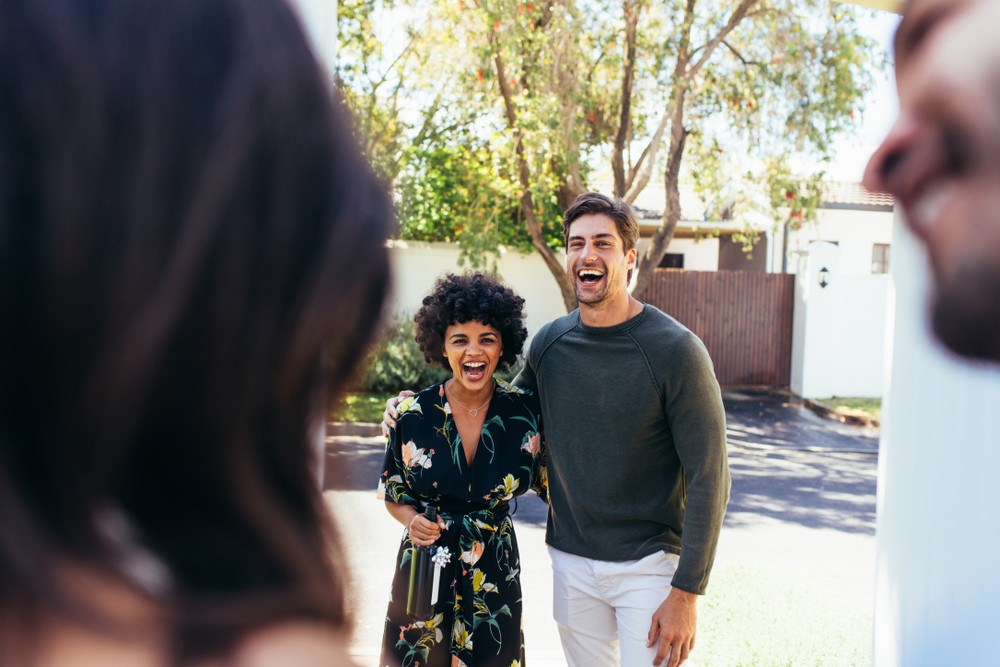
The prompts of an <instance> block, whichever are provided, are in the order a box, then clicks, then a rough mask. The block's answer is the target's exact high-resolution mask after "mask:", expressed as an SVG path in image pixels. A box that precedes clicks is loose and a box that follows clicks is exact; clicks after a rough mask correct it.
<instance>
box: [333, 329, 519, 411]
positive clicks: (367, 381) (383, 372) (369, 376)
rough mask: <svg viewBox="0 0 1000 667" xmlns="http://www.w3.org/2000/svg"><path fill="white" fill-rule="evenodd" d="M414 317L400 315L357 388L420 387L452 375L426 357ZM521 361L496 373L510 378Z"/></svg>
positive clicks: (371, 356)
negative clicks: (506, 370)
mask: <svg viewBox="0 0 1000 667" xmlns="http://www.w3.org/2000/svg"><path fill="white" fill-rule="evenodd" d="M416 335H417V331H416V325H415V324H414V323H413V319H412V318H398V319H396V320H395V321H393V323H392V325H391V326H390V327H389V328H388V329H387V330H386V332H385V334H384V335H383V336H382V339H381V340H380V341H379V342H378V345H376V346H375V349H374V350H372V352H371V354H369V355H368V361H367V362H366V363H365V366H364V370H363V371H362V373H361V376H360V378H359V379H358V382H357V383H356V384H355V386H354V387H353V389H354V390H355V391H363V392H372V393H392V394H395V393H398V392H400V391H402V390H403V389H409V390H411V391H420V390H421V389H424V388H426V387H429V386H431V385H432V384H435V383H437V382H441V381H443V380H447V379H448V378H450V377H451V371H450V370H445V369H443V368H438V367H437V366H431V365H430V364H428V363H427V362H426V361H425V360H424V355H423V354H422V353H421V352H420V346H418V345H417V341H416ZM521 366H522V364H521V363H520V362H518V363H516V364H514V365H513V366H511V369H510V371H508V372H506V373H496V376H497V377H499V378H501V379H503V380H507V381H510V380H512V379H514V376H516V375H517V373H518V371H519V370H520V369H521Z"/></svg>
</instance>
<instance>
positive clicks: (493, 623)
mask: <svg viewBox="0 0 1000 667" xmlns="http://www.w3.org/2000/svg"><path fill="white" fill-rule="evenodd" d="M523 309H524V299H522V298H521V297H519V296H518V295H517V294H515V293H514V291H513V290H511V289H510V288H509V287H507V286H506V285H504V284H503V283H502V282H501V281H500V280H499V279H498V278H496V277H495V276H490V275H485V274H482V273H478V272H477V273H472V274H469V275H464V276H458V275H451V274H449V275H446V276H444V277H442V278H440V279H439V280H438V281H437V282H436V283H435V285H434V289H433V291H432V292H431V293H430V294H429V295H428V296H427V297H425V298H424V301H423V307H422V308H421V309H420V311H419V312H418V313H417V316H416V324H417V343H418V344H419V345H420V349H421V351H422V352H423V354H424V357H425V358H426V359H427V361H428V362H429V363H433V364H438V365H440V366H442V367H444V368H446V369H449V370H451V372H452V377H451V378H450V379H448V380H446V381H445V382H442V383H440V384H436V385H434V386H432V387H429V388H427V389H425V390H424V391H422V392H420V393H419V394H416V395H414V396H410V397H408V398H407V399H406V400H404V401H403V402H402V403H400V404H399V406H398V408H397V409H398V410H399V413H400V416H399V418H398V419H397V420H396V426H395V427H394V428H392V429H391V430H390V431H389V442H388V445H387V447H386V455H385V463H384V465H383V470H382V477H381V480H380V482H379V497H380V498H383V499H384V500H385V504H386V508H387V509H388V510H389V513H390V514H392V516H393V517H395V518H396V519H397V520H398V521H399V522H400V523H402V524H403V525H404V526H406V528H407V530H406V532H405V533H404V534H403V539H402V543H401V544H400V548H399V555H398V557H397V562H396V570H395V578H394V579H393V583H392V595H391V597H390V602H389V611H388V614H387V618H386V626H385V636H384V638H383V642H382V661H381V662H380V663H379V664H401V665H402V666H403V667H412V666H413V665H416V664H418V663H419V664H420V665H421V666H428V667H434V666H441V667H451V666H455V667H492V666H497V667H510V665H511V664H524V636H523V633H522V631H521V582H520V578H519V572H520V571H521V564H520V560H519V556H518V549H517V540H516V539H515V537H514V526H513V523H512V522H511V519H510V516H509V514H508V503H509V502H510V500H511V499H513V498H514V497H516V496H519V495H521V494H522V493H524V492H525V491H527V490H528V489H529V488H535V490H536V491H538V492H539V494H540V495H542V497H543V498H544V497H545V470H544V455H543V452H542V424H541V408H540V406H539V402H538V397H537V396H536V395H534V394H532V393H531V392H528V391H526V390H523V389H519V388H516V387H513V386H511V385H509V384H507V383H506V382H504V381H503V380H499V379H496V378H494V377H493V373H494V371H495V370H497V368H498V367H499V368H500V369H506V368H508V367H509V366H510V365H511V364H513V363H514V361H515V360H516V359H517V357H518V355H519V354H520V353H521V349H522V348H523V346H524V340H525V338H526V337H527V330H526V329H525V328H524V313H523ZM428 507H434V508H435V509H436V511H437V517H438V518H437V520H436V521H431V520H429V519H428V518H427V517H426V516H424V512H425V511H426V509H427V508H428ZM415 545H416V546H428V545H433V547H432V553H433V554H434V561H435V562H436V563H438V565H437V566H436V568H437V577H438V585H437V587H436V589H437V591H438V595H437V599H436V601H434V604H433V610H432V613H431V616H430V618H429V619H427V620H422V619H417V620H414V619H411V618H410V617H408V616H407V612H406V607H407V596H408V589H409V580H410V564H411V562H412V559H411V553H412V551H411V550H412V549H413V548H414V546H415Z"/></svg>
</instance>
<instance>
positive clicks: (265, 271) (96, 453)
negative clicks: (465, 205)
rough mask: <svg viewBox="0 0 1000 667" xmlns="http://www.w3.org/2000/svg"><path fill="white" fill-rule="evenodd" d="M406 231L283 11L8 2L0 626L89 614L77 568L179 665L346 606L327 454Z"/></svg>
mask: <svg viewBox="0 0 1000 667" xmlns="http://www.w3.org/2000/svg"><path fill="white" fill-rule="evenodd" d="M392 220H393V212H392V202H391V199H390V197H389V195H388V194H387V192H386V191H385V189H384V188H383V187H382V186H381V185H380V184H379V183H378V182H377V180H376V178H375V176H374V174H373V173H372V170H371V169H370V167H369V166H368V165H367V164H366V163H365V162H364V160H363V159H362V157H361V153H360V151H359V149H358V147H357V145H356V142H355V140H354V139H353V137H352V132H351V130H350V125H349V119H348V117H347V115H346V113H345V111H344V110H343V109H342V108H341V107H340V106H339V105H338V104H335V103H334V101H333V99H332V97H331V85H330V81H329V76H328V74H327V73H325V72H324V71H323V69H322V67H321V66H320V65H319V63H318V62H317V61H316V58H315V56H314V55H313V53H312V51H311V50H310V48H309V46H308V43H307V39H306V37H305V35H304V33H303V29H302V26H301V25H300V23H299V20H298V18H297V16H296V15H295V13H294V12H293V10H292V9H291V7H290V6H289V3H288V2H286V1H285V0H102V1H100V2H80V1H79V0H46V1H45V2H37V1H36V0H4V1H3V2H2V3H0V507H2V508H3V520H2V521H0V617H2V618H4V619H11V618H23V617H24V614H28V613H29V612H34V613H35V614H46V615H47V614H50V613H63V612H65V613H71V617H75V618H76V619H77V620H81V619H83V620H86V619H87V618H88V617H91V616H90V613H91V612H93V611H94V610H93V609H91V608H90V605H89V602H90V601H89V600H84V599H79V598H78V597H76V596H74V594H72V593H70V592H69V590H68V589H67V588H65V587H64V586H62V585H61V583H60V582H61V579H60V577H59V576H57V575H58V573H59V572H60V571H61V570H60V566H61V564H73V565H74V566H77V567H80V568H83V570H84V571H88V572H99V573H101V575H104V576H107V577H109V578H110V579H111V580H112V581H115V582H117V583H118V584H121V585H123V586H125V587H127V588H128V589H130V590H133V591H136V592H138V593H140V594H143V595H145V596H146V597H148V598H149V599H150V600H152V601H153V602H154V603H155V604H156V606H157V608H158V609H159V610H160V611H162V612H163V618H164V619H167V620H166V621H165V622H166V623H168V624H169V625H168V628H167V629H168V630H171V629H172V630H173V639H174V643H173V647H172V656H173V658H174V659H175V660H176V661H177V662H178V663H187V662H189V661H191V662H193V661H196V660H198V659H200V658H202V657H209V656H217V655H220V654H222V653H224V652H226V651H228V650H229V649H231V648H232V647H233V646H234V644H235V643H236V642H237V641H239V640H240V639H241V637H243V636H244V635H245V634H246V633H247V632H249V631H251V630H253V629H255V628H258V627H261V626H262V625H267V624H271V623H276V622H281V621H284V620H290V619H313V620H316V621H321V622H324V623H327V624H334V625H336V624H340V623H342V622H343V621H344V618H345V614H344V600H343V591H344V583H345V575H344V572H343V569H342V562H343V559H342V556H341V554H340V549H339V548H338V546H337V544H336V542H335V540H334V541H331V537H332V532H331V530H332V528H331V527H330V526H329V525H328V523H327V521H326V518H325V517H326V516H327V514H326V512H327V511H326V509H325V506H324V503H323V499H322V496H321V493H320V489H319V488H317V483H316V477H315V474H314V470H313V468H312V466H313V464H314V462H315V458H316V452H315V448H314V445H313V443H314V442H315V437H314V436H315V434H316V430H317V428H318V427H320V426H321V425H322V423H323V421H324V417H325V414H326V410H327V407H328V405H329V404H330V402H331V401H332V400H333V398H334V394H335V393H336V392H337V390H338V389H340V388H341V387H342V386H343V384H344V382H345V379H346V378H347V377H348V376H349V374H351V373H352V372H353V369H354V366H355V364H356V362H357V360H358V359H363V358H364V356H365V355H364V348H365V347H366V344H367V341H368V340H369V338H370V335H371V334H372V332H373V330H374V328H375V326H376V324H377V321H378V319H379V316H380V313H381V309H382V303H383V301H384V297H385V293H386V289H387V284H388V256H387V250H386V248H385V239H386V238H387V236H388V234H389V233H390V229H391V226H392ZM108 517H111V518H112V519H108ZM114 517H118V519H114ZM122 526H129V528H128V529H127V530H123V529H122V528H121V527H122ZM116 527H117V528H116ZM141 552H145V553H146V554H148V555H151V556H152V557H153V558H154V559H155V560H156V561H159V563H161V564H162V565H163V566H165V568H164V569H165V571H166V572H167V573H169V579H168V580H160V581H159V583H160V584H164V583H165V581H169V584H170V585H169V586H166V587H165V588H161V587H158V586H156V585H154V584H155V583H156V581H154V580H150V579H144V578H143V577H141V576H139V575H138V574H137V570H135V569H133V568H129V567H126V565H127V562H126V560H127V559H126V557H127V556H129V555H134V554H136V553H141ZM147 571H148V570H147ZM24 622H25V625H26V626H28V627H30V626H31V622H30V621H29V620H25V621H24ZM8 630H9V628H8ZM7 636H8V637H11V636H13V635H12V634H11V633H7ZM5 647H7V643H6V642H4V643H3V646H0V651H2V650H3V649H4V648H5ZM0 663H4V664H6V663H7V661H6V660H4V658H3V656H0Z"/></svg>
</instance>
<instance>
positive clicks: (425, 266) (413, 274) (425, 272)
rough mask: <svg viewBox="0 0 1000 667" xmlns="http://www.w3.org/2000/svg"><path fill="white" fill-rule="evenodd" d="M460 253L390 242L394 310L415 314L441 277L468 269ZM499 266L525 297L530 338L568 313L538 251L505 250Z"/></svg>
mask: <svg viewBox="0 0 1000 667" xmlns="http://www.w3.org/2000/svg"><path fill="white" fill-rule="evenodd" d="M460 252H461V251H460V250H459V248H458V246H457V245H456V244H454V243H423V242H419V241H391V242H390V249H389V256H390V258H391V261H392V269H393V294H392V298H391V306H390V308H391V310H392V312H393V313H394V314H396V315H399V316H413V315H414V314H415V313H416V312H417V310H419V309H420V305H421V302H422V301H423V299H424V297H425V296H426V295H427V294H428V293H429V292H430V291H431V288H432V287H433V286H434V281H435V280H437V278H438V277H439V276H442V275H444V274H445V273H448V272H452V273H464V272H465V271H467V270H468V269H466V268H462V267H459V265H458V258H459V254H460ZM556 256H557V257H558V258H559V261H560V262H563V261H564V260H565V255H564V254H563V252H562V251H558V252H557V253H556ZM497 269H498V272H499V274H500V276H501V277H502V278H503V279H504V281H505V282H506V283H507V284H508V285H510V286H511V287H512V288H513V289H514V291H516V292H517V293H518V294H520V295H521V296H522V297H523V298H524V301H525V326H526V327H527V328H528V338H529V340H530V338H531V337H532V336H534V335H535V333H536V332H537V331H538V330H539V329H540V328H541V327H542V326H543V325H544V324H546V323H548V322H551V321H552V320H554V319H555V318H557V317H561V316H562V315H565V314H566V307H565V306H564V305H563V300H562V294H561V293H560V291H559V286H558V285H556V281H555V278H553V277H552V273H551V272H549V269H548V267H547V266H545V262H544V261H542V258H541V256H540V255H539V254H538V253H534V252H533V253H531V254H530V255H521V254H520V253H518V252H516V251H507V252H503V253H501V254H500V255H499V257H498V261H497ZM525 350H527V347H525Z"/></svg>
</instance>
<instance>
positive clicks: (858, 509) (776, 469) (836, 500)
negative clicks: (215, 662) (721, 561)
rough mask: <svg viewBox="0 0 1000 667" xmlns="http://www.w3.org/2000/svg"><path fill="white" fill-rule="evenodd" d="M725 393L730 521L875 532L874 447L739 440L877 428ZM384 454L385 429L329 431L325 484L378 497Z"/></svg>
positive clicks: (522, 507) (808, 439)
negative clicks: (380, 432)
mask: <svg viewBox="0 0 1000 667" xmlns="http://www.w3.org/2000/svg"><path fill="white" fill-rule="evenodd" d="M724 400H725V405H726V418H727V426H728V439H729V442H730V445H731V446H730V448H729V466H730V473H731V475H732V479H733V487H732V494H731V498H730V501H729V510H728V512H727V515H726V526H727V527H730V528H749V527H752V526H753V525H754V524H755V523H757V522H760V521H761V520H762V519H763V518H767V519H775V520H779V521H783V522H789V523H795V524H799V525H802V526H806V527H809V528H831V529H836V530H842V531H847V532H853V533H862V534H869V535H872V534H874V532H875V481H876V467H877V456H876V455H874V454H849V453H840V452H834V453H814V452H803V451H781V450H780V449H771V450H767V451H759V450H754V449H748V448H741V447H740V446H739V445H747V446H752V445H768V446H772V447H823V448H829V449H834V450H836V449H840V450H866V451H871V452H877V451H878V440H877V432H875V431H872V430H871V429H863V428H858V427H853V426H845V425H843V424H838V423H836V422H831V421H828V420H825V419H821V418H819V417H816V416H815V415H813V414H812V413H811V412H808V411H807V410H803V409H801V407H800V406H799V405H797V404H796V403H795V402H794V400H793V399H791V398H790V397H789V396H788V395H786V394H782V393H776V392H758V393H751V392H732V391H727V392H725V393H724ZM733 445H736V446H733ZM384 456H385V441H384V440H383V439H382V438H381V437H356V436H330V437H328V438H327V447H326V468H325V478H324V487H323V488H324V490H325V491H329V490H335V491H363V490H366V489H370V490H371V493H372V499H373V500H374V496H375V488H376V486H377V485H378V477H379V473H380V472H381V470H382V461H383V458H384ZM511 509H513V510H515V511H514V517H515V520H516V521H518V522H520V523H526V524H530V525H533V526H538V527H544V526H545V517H546V512H547V509H546V506H545V503H543V502H542V501H541V500H540V499H539V498H538V497H537V496H536V495H535V494H534V493H532V492H529V493H527V494H525V495H524V496H521V497H520V498H518V499H517V504H516V508H515V506H514V505H513V504H512V507H511Z"/></svg>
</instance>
